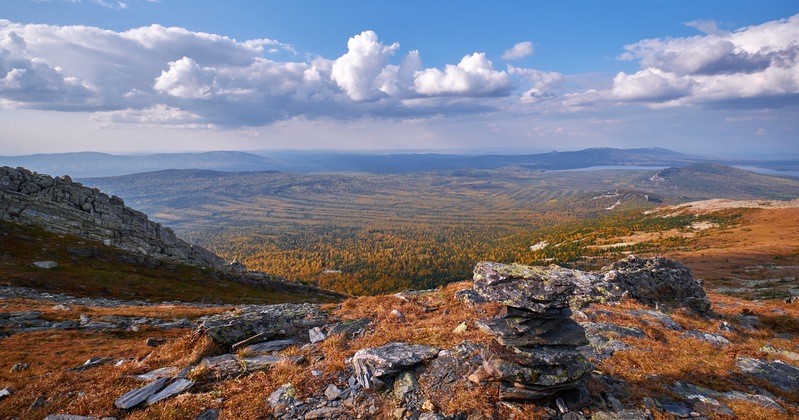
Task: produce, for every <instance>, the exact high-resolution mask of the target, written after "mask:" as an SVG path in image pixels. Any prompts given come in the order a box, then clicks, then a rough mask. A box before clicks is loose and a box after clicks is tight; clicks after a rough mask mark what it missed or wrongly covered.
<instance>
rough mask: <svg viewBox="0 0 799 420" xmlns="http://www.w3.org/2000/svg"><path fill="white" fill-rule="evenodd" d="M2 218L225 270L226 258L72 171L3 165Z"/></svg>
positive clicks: (0, 179) (0, 184)
mask: <svg viewBox="0 0 799 420" xmlns="http://www.w3.org/2000/svg"><path fill="white" fill-rule="evenodd" d="M0 220H7V221H11V222H15V223H20V224H24V225H32V226H37V227H40V228H42V229H44V230H48V231H50V232H55V233H59V234H71V235H76V236H80V237H84V238H87V239H91V240H95V241H98V242H103V243H104V244H106V245H109V246H114V247H117V248H121V249H124V250H127V251H132V252H138V253H140V254H144V255H149V256H152V257H155V258H159V259H164V260H170V261H177V262H181V263H184V264H190V265H197V266H203V267H214V268H217V269H225V267H226V266H225V260H223V259H222V258H220V257H218V256H217V255H215V254H214V253H212V252H211V251H208V250H206V249H205V248H202V247H199V246H192V245H191V244H189V243H188V242H186V241H184V240H182V239H180V238H178V237H177V236H176V235H175V232H173V231H172V229H170V228H167V227H164V226H161V224H160V223H156V222H153V221H151V220H149V219H148V218H147V215H145V214H144V213H142V212H139V211H136V210H134V209H132V208H130V207H127V206H125V203H124V202H123V201H122V199H121V198H119V197H117V196H114V195H112V196H109V195H107V194H104V193H102V192H100V190H98V189H97V188H88V187H84V186H83V185H82V184H81V183H79V182H74V181H72V179H71V178H70V177H68V176H66V175H65V176H61V177H55V178H53V177H51V176H49V175H45V174H38V173H36V172H31V171H29V170H27V169H24V168H16V169H15V168H9V167H7V166H2V167H0Z"/></svg>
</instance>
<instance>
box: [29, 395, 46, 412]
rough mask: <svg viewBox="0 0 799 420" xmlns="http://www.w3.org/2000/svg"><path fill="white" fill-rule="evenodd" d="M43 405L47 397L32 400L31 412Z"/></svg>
mask: <svg viewBox="0 0 799 420" xmlns="http://www.w3.org/2000/svg"><path fill="white" fill-rule="evenodd" d="M45 404H47V397H45V396H44V395H39V396H38V397H36V399H35V400H33V403H32V404H31V410H36V409H39V408H42V407H44V406H45Z"/></svg>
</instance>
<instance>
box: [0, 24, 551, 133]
mask: <svg viewBox="0 0 799 420" xmlns="http://www.w3.org/2000/svg"><path fill="white" fill-rule="evenodd" d="M274 50H279V51H285V52H288V53H289V54H291V55H292V56H293V57H307V58H305V59H304V60H302V59H301V60H298V61H279V60H272V59H269V58H267V57H268V56H269V54H271V51H274ZM561 79H562V76H561V75H559V74H558V73H551V72H543V71H539V70H534V69H525V68H520V67H513V66H509V67H508V68H507V69H501V68H495V67H494V64H493V63H492V62H491V61H490V60H489V59H488V58H486V55H485V53H481V52H475V53H473V54H470V55H466V56H464V57H463V59H462V60H461V61H460V62H459V63H458V64H449V65H445V66H443V67H442V68H425V67H424V66H423V63H422V58H421V54H420V52H419V51H416V50H412V51H409V52H407V53H404V54H400V46H399V44H398V43H384V42H382V41H381V40H380V39H379V38H378V36H377V34H376V33H374V32H373V31H364V32H362V33H360V34H356V35H354V36H352V37H351V38H350V39H349V41H348V42H347V52H346V53H344V54H343V55H342V56H340V57H337V58H333V59H328V58H325V57H319V56H316V57H313V56H310V55H307V54H296V52H295V51H294V49H293V48H292V47H291V46H290V45H288V44H284V43H281V42H279V41H276V40H273V39H267V38H263V39H251V40H244V41H239V40H236V39H233V38H230V37H226V36H221V35H216V34H209V33H203V32H194V31H189V30H186V29H184V28H175V27H163V26H160V25H151V26H146V27H140V28H134V29H131V30H127V31H123V32H116V31H111V30H105V29H100V28H95V27H87V26H54V25H36V24H19V23H13V22H10V21H6V20H0V101H2V103H3V104H4V105H3V106H11V107H26V108H35V109H51V110H61V111H72V110H90V111H94V112H95V113H96V115H95V118H94V120H95V121H97V122H100V123H102V124H106V125H108V124H115V123H116V124H123V123H127V124H140V125H148V124H149V125H151V124H155V122H154V121H158V124H164V125H165V124H175V125H181V126H186V125H187V124H212V125H213V126H219V127H240V126H253V125H264V124H269V123H272V122H275V121H280V120H287V119H291V118H295V117H305V118H316V117H332V118H338V119H353V118H360V117H364V116H372V117H388V118H391V117H401V118H408V117H428V116H435V115H442V114H460V113H472V112H485V111H492V110H496V109H499V108H500V107H503V106H505V105H506V104H511V103H518V102H519V100H522V101H523V102H532V100H531V98H536V99H540V98H546V97H549V96H551V95H552V92H551V90H552V89H554V88H555V87H556V85H557V84H558V83H559V81H560V80H561ZM524 98H527V99H524ZM178 111H179V112H178ZM182 113H187V114H182ZM187 115H190V116H191V121H190V122H187V121H186V120H187V117H186V116H187ZM176 116H178V117H179V118H178V117H176Z"/></svg>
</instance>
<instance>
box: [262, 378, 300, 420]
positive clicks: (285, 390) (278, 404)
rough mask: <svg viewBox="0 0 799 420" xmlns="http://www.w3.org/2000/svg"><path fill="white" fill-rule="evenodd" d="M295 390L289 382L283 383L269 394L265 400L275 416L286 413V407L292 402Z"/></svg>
mask: <svg viewBox="0 0 799 420" xmlns="http://www.w3.org/2000/svg"><path fill="white" fill-rule="evenodd" d="M296 394H297V391H296V390H295V389H294V386H292V385H291V384H283V385H282V386H281V387H280V388H278V389H276V390H275V391H274V392H272V393H271V394H269V397H268V398H267V399H266V402H267V403H268V404H269V407H271V408H272V412H273V413H274V415H275V416H278V417H279V416H282V415H283V414H285V413H286V411H287V410H288V408H289V407H290V406H291V405H292V403H294V396H295V395H296Z"/></svg>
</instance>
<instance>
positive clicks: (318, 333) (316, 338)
mask: <svg viewBox="0 0 799 420" xmlns="http://www.w3.org/2000/svg"><path fill="white" fill-rule="evenodd" d="M308 338H309V339H310V341H311V343H314V344H315V343H318V342H320V341H325V339H327V335H325V333H324V332H323V331H322V329H321V328H319V327H313V328H311V329H310V330H308Z"/></svg>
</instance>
